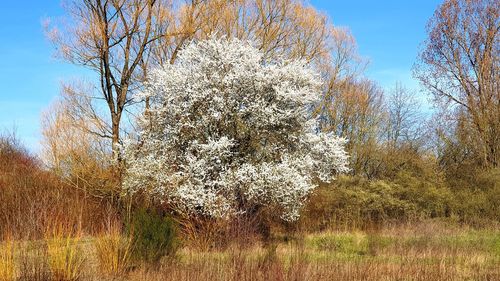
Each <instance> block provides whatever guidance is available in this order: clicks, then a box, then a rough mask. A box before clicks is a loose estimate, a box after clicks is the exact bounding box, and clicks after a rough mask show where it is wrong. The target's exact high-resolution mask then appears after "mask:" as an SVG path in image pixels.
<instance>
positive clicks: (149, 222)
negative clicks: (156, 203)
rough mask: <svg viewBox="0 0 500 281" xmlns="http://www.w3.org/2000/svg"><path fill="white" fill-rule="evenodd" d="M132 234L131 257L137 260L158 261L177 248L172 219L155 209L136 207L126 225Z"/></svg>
mask: <svg viewBox="0 0 500 281" xmlns="http://www.w3.org/2000/svg"><path fill="white" fill-rule="evenodd" d="M128 231H129V232H130V234H131V236H132V239H133V241H132V243H133V248H132V257H133V258H134V259H136V260H137V261H144V262H146V263H153V264H154V263H158V262H159V261H160V260H161V258H163V257H165V256H168V255H172V254H174V253H175V250H176V248H177V240H176V226H175V223H174V221H173V220H172V219H171V218H169V217H166V216H163V215H161V214H159V213H157V212H155V211H152V210H147V209H138V210H137V211H135V212H134V214H133V216H132V219H131V221H130V222H129V225H128Z"/></svg>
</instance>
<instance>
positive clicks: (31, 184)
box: [0, 135, 116, 239]
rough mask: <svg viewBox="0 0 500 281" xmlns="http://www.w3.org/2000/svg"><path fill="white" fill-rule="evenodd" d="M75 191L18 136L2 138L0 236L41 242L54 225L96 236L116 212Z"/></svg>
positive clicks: (4, 136) (104, 203)
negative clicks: (28, 149) (19, 140)
mask: <svg viewBox="0 0 500 281" xmlns="http://www.w3.org/2000/svg"><path fill="white" fill-rule="evenodd" d="M107 206H109V205H108V204H107V202H106V201H103V200H101V199H100V198H96V197H92V196H88V195H87V194H86V193H85V191H83V190H79V189H75V188H74V187H73V186H71V185H69V184H68V183H67V182H65V181H63V180H62V179H61V178H59V177H58V176H56V175H55V174H54V173H52V172H51V171H49V170H45V169H44V168H43V166H42V165H41V164H40V162H39V160H38V159H37V158H36V157H34V156H32V155H30V153H28V152H27V150H26V149H24V148H23V146H22V145H21V144H20V143H19V142H18V141H17V139H16V138H15V137H14V136H10V135H7V136H6V135H0V235H2V234H6V233H9V234H11V235H13V236H14V238H16V239H32V238H41V237H42V236H43V233H44V232H45V231H46V230H47V229H48V228H50V227H51V225H53V224H59V223H63V224H65V225H66V226H67V227H68V228H71V229H73V230H76V229H77V228H78V230H80V231H82V232H84V233H87V234H93V233H97V232H100V231H101V228H102V227H103V226H104V225H105V222H106V220H107V219H108V218H109V216H115V215H116V211H115V209H113V208H112V207H109V208H107Z"/></svg>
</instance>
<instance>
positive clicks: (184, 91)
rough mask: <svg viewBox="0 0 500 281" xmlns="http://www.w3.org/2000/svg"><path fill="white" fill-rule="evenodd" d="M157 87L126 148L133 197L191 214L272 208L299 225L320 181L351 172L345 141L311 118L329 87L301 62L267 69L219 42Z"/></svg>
mask: <svg viewBox="0 0 500 281" xmlns="http://www.w3.org/2000/svg"><path fill="white" fill-rule="evenodd" d="M148 81H149V83H148V85H147V87H146V89H145V91H144V92H143V93H142V94H141V98H144V97H149V99H150V101H151V108H150V109H149V110H148V111H147V112H146V113H145V115H144V116H143V117H141V119H140V120H139V122H138V123H139V124H140V127H141V130H140V134H139V136H138V140H137V141H130V140H129V141H128V142H127V143H126V144H125V148H124V159H125V160H126V163H127V170H126V177H125V181H124V188H125V189H126V191H128V192H136V191H139V190H142V191H146V192H147V193H149V194H151V195H153V196H155V197H158V198H160V199H162V200H165V201H167V202H168V203H169V204H171V205H172V206H174V207H175V208H176V209H177V210H179V211H180V212H185V213H188V214H193V213H194V214H201V215H204V216H210V217H227V216H230V215H234V214H238V213H241V212H248V211H250V210H256V209H258V208H259V207H262V206H272V207H276V209H277V210H279V211H280V214H281V217H282V218H283V219H285V220H294V219H297V218H298V216H299V210H300V208H301V206H302V205H303V203H304V200H305V199H306V198H307V195H308V194H309V193H310V192H311V191H312V190H313V189H314V188H315V187H316V184H315V183H316V182H317V181H318V180H322V181H329V180H331V179H332V178H333V177H334V175H335V174H336V173H340V172H345V171H347V170H348V168H347V159H348V156H347V154H346V152H345V151H344V144H345V140H344V139H342V138H338V137H336V136H333V135H330V134H324V133H320V132H319V131H318V129H317V126H316V123H317V122H316V120H315V119H313V118H311V108H312V105H313V104H314V103H315V102H316V101H317V99H318V97H319V91H320V84H321V82H320V79H319V77H318V75H317V74H316V73H315V72H314V71H313V70H311V69H310V68H308V67H307V66H306V65H305V64H304V63H303V62H301V61H286V60H275V61H264V60H263V55H262V53H261V52H259V51H258V50H257V49H255V48H253V47H252V46H251V44H249V43H245V42H242V41H239V40H237V39H226V38H222V39H217V38H215V37H212V38H211V39H209V40H206V41H200V42H193V43H191V44H190V45H188V46H187V47H185V48H184V49H183V51H182V52H181V53H179V57H178V59H177V61H176V63H175V64H174V65H168V66H166V67H164V68H161V69H156V70H155V71H152V73H151V76H150V77H149V78H148Z"/></svg>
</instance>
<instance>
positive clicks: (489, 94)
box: [415, 0, 500, 167]
mask: <svg viewBox="0 0 500 281" xmlns="http://www.w3.org/2000/svg"><path fill="white" fill-rule="evenodd" d="M428 33H429V34H428V39H427V41H426V42H425V48H424V49H423V51H422V52H421V54H420V62H419V64H417V65H416V68H415V76H416V77H417V78H418V79H419V80H420V81H421V82H422V84H423V85H424V86H425V87H426V88H427V89H428V90H429V91H430V92H431V93H432V94H433V96H434V98H435V101H436V103H438V104H441V105H444V106H448V108H449V109H452V110H454V111H455V112H456V117H457V119H460V120H461V121H460V122H461V124H462V129H465V128H467V129H469V130H470V131H469V133H467V134H468V135H469V139H470V140H471V142H470V143H469V144H468V145H469V147H470V149H473V150H475V151H477V153H478V154H479V158H481V159H482V160H481V162H482V163H481V164H482V165H484V166H493V167H496V166H498V165H499V163H500V88H499V85H500V1H499V0H475V1H471V0H447V1H445V2H444V3H443V4H442V5H441V6H440V7H439V8H438V9H437V10H436V12H435V13H434V16H433V17H432V18H431V20H430V21H429V23H428Z"/></svg>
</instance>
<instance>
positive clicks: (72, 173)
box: [0, 0, 500, 242]
mask: <svg viewBox="0 0 500 281" xmlns="http://www.w3.org/2000/svg"><path fill="white" fill-rule="evenodd" d="M499 7H500V5H498V1H497V0H481V1H455V0H448V1H445V2H444V3H443V4H442V5H441V6H440V7H439V8H438V9H437V10H436V12H435V14H434V16H433V17H432V18H431V20H430V21H429V25H428V35H429V37H428V39H427V40H426V42H424V48H423V50H422V51H421V53H420V55H419V57H418V62H417V64H416V65H415V68H414V73H415V77H416V78H417V79H419V80H420V81H421V82H422V85H423V86H424V87H423V88H424V89H425V90H426V92H428V93H429V94H430V95H429V96H432V97H433V99H432V103H433V105H434V110H433V111H432V113H431V112H429V110H424V109H423V107H422V104H423V103H425V98H422V97H421V93H420V92H415V91H413V90H410V89H407V88H405V86H404V85H401V84H399V83H398V84H396V85H394V86H393V87H392V88H391V89H382V88H381V87H380V86H378V85H377V83H376V81H372V80H370V79H369V78H367V77H366V76H365V74H364V70H365V68H366V66H367V60H366V59H365V58H363V57H361V56H360V55H359V54H358V53H357V50H356V43H355V39H354V38H353V36H352V35H351V34H350V33H349V30H347V29H345V28H339V27H336V26H334V25H333V24H332V23H331V22H330V20H329V19H328V17H327V16H326V15H324V14H322V13H320V12H318V11H317V10H315V9H314V8H313V7H312V6H310V5H308V4H307V3H303V2H301V1H293V0H277V1H276V0H257V1H247V0H238V1H222V0H213V1H194V0H193V1H158V0H157V1H154V0H147V1H129V0H122V1H118V0H117V1H96V0H83V1H75V2H73V3H70V4H69V5H68V6H67V7H66V8H67V9H68V16H69V19H67V20H61V24H59V22H58V21H57V20H56V21H55V22H54V23H53V24H52V25H48V26H47V27H46V31H47V36H48V37H49V39H50V40H51V41H52V42H53V43H54V46H55V48H56V49H57V53H58V54H59V55H60V57H61V58H62V59H65V60H67V61H69V62H71V63H74V64H77V65H81V66H83V67H85V68H87V69H88V70H89V71H90V73H91V77H94V78H95V79H94V80H93V79H90V80H84V79H82V80H73V81H67V82H65V83H64V84H63V85H62V87H61V96H60V99H59V100H58V101H57V102H55V103H54V104H53V105H52V106H51V107H50V108H49V109H47V111H46V112H45V113H44V115H43V116H42V127H43V131H42V134H43V142H42V144H43V151H42V153H41V157H40V159H38V157H35V156H32V155H30V154H29V153H28V152H26V150H25V149H24V148H22V146H21V145H20V144H18V143H17V142H16V140H15V138H11V137H8V136H5V137H3V138H2V140H1V146H0V157H2V159H1V161H0V163H1V167H0V169H1V170H0V185H1V188H2V195H1V197H0V201H1V202H2V204H0V228H1V229H0V233H2V232H3V233H6V232H9V233H15V234H16V235H18V236H23V237H26V238H29V237H36V236H37V235H38V236H40V235H42V232H43V229H44V228H45V227H47V225H49V224H51V223H53V220H58V221H65V222H67V223H68V224H69V225H71V227H73V228H75V229H80V230H83V231H84V232H86V233H94V232H99V231H100V230H102V229H105V228H106V227H107V226H109V225H111V224H112V223H111V222H115V221H120V222H123V224H125V223H126V222H130V221H131V217H132V214H133V213H134V212H135V211H134V210H138V209H149V210H154V211H153V213H160V214H162V215H165V214H166V215H169V216H173V217H174V219H175V220H176V221H177V223H178V225H180V229H181V231H183V232H184V234H185V237H195V238H193V240H196V239H198V238H199V239H206V240H207V241H212V242H213V241H215V240H217V241H222V238H221V237H222V236H224V235H229V234H231V235H234V236H235V237H236V236H238V231H241V229H243V228H244V227H243V225H245V222H243V221H240V222H239V223H238V224H231V223H226V224H225V226H224V227H221V224H223V223H221V222H211V221H206V220H203V219H202V218H185V217H176V214H174V213H170V212H169V208H168V206H164V205H162V204H160V203H158V202H156V201H154V200H152V199H149V198H147V197H146V196H140V195H135V196H134V197H128V196H125V197H124V196H122V191H121V188H120V183H121V177H122V169H121V167H122V165H123V163H122V161H121V159H120V154H119V148H120V144H121V143H122V141H123V139H124V137H126V136H130V135H132V136H133V134H134V130H135V128H134V124H133V123H132V122H131V120H132V119H133V118H132V117H134V116H143V117H144V118H147V117H148V107H149V101H148V100H147V99H145V100H141V101H137V100H135V99H133V98H132V96H133V95H134V94H135V93H137V92H140V91H141V88H142V86H143V85H144V83H145V82H147V74H148V71H150V69H151V68H153V67H157V66H161V65H166V64H172V63H174V62H175V60H176V56H177V54H178V52H179V50H180V49H181V48H182V46H184V45H185V44H186V43H187V42H189V41H191V40H198V39H204V38H207V37H208V36H210V35H212V34H216V35H217V36H228V37H237V38H240V39H243V40H251V41H252V42H254V44H255V45H256V47H257V48H259V49H260V50H262V51H263V52H264V53H265V54H266V57H268V58H269V59H273V58H276V57H278V56H283V57H285V58H294V59H303V60H304V61H305V62H307V63H309V64H311V65H312V66H313V67H314V68H315V69H316V70H317V71H318V72H319V73H321V76H322V79H323V81H324V88H323V91H322V99H321V102H320V103H319V104H317V106H316V107H315V108H313V109H312V114H314V115H315V116H317V117H318V118H319V120H320V124H321V129H322V130H324V131H330V132H334V133H335V134H336V135H338V136H342V137H345V138H347V139H348V140H349V142H348V145H347V150H348V152H349V154H350V155H351V158H350V165H351V172H350V173H349V174H348V175H342V176H339V178H338V179H337V180H336V181H334V182H333V183H331V184H320V188H319V189H318V190H317V191H315V193H314V194H313V196H312V197H311V198H310V200H309V202H308V205H307V207H306V208H305V210H304V212H303V216H302V217H301V219H300V220H299V222H297V223H295V224H293V225H289V224H284V223H282V222H280V221H279V220H276V219H275V218H273V217H272V216H267V215H266V214H270V213H272V212H263V214H262V216H261V217H259V218H258V220H259V222H258V223H256V222H255V221H254V220H255V218H252V219H250V218H248V222H250V221H251V223H250V224H251V225H252V226H251V227H250V226H245V227H247V228H252V230H251V231H252V232H255V233H257V235H262V236H264V237H268V236H270V235H271V234H270V233H272V231H274V230H276V229H278V230H279V229H281V230H282V229H284V230H297V229H299V230H306V231H313V230H324V229H338V228H343V229H352V228H373V227H379V226H382V225H384V224H395V223H406V222H413V221H418V220H422V219H425V218H445V219H448V220H450V221H453V222H459V223H464V224H470V225H477V226H485V225H491V224H496V223H498V222H499V219H500V206H499V204H500V203H499V202H500V168H499V162H500V160H499V159H500V96H499V95H500V94H499V93H500V91H499V88H498V87H499V81H500V78H499V75H500V71H499V67H500V64H499V51H500V47H499V40H498V38H499V34H498V33H499V31H498V26H499V9H500V8H499ZM234 225H239V226H241V228H240V230H235V229H234ZM254 226H255V227H254ZM253 228H255V229H253ZM214 229H216V230H214ZM221 229H222V230H221ZM225 230H227V231H225ZM214 232H217V233H214ZM245 232H250V230H248V231H245ZM221 233H222V234H221ZM211 235H212V236H211ZM196 237H197V238H196ZM202 237H204V238H202ZM207 237H208V238H207ZM210 237H218V238H217V239H212V238H210Z"/></svg>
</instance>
